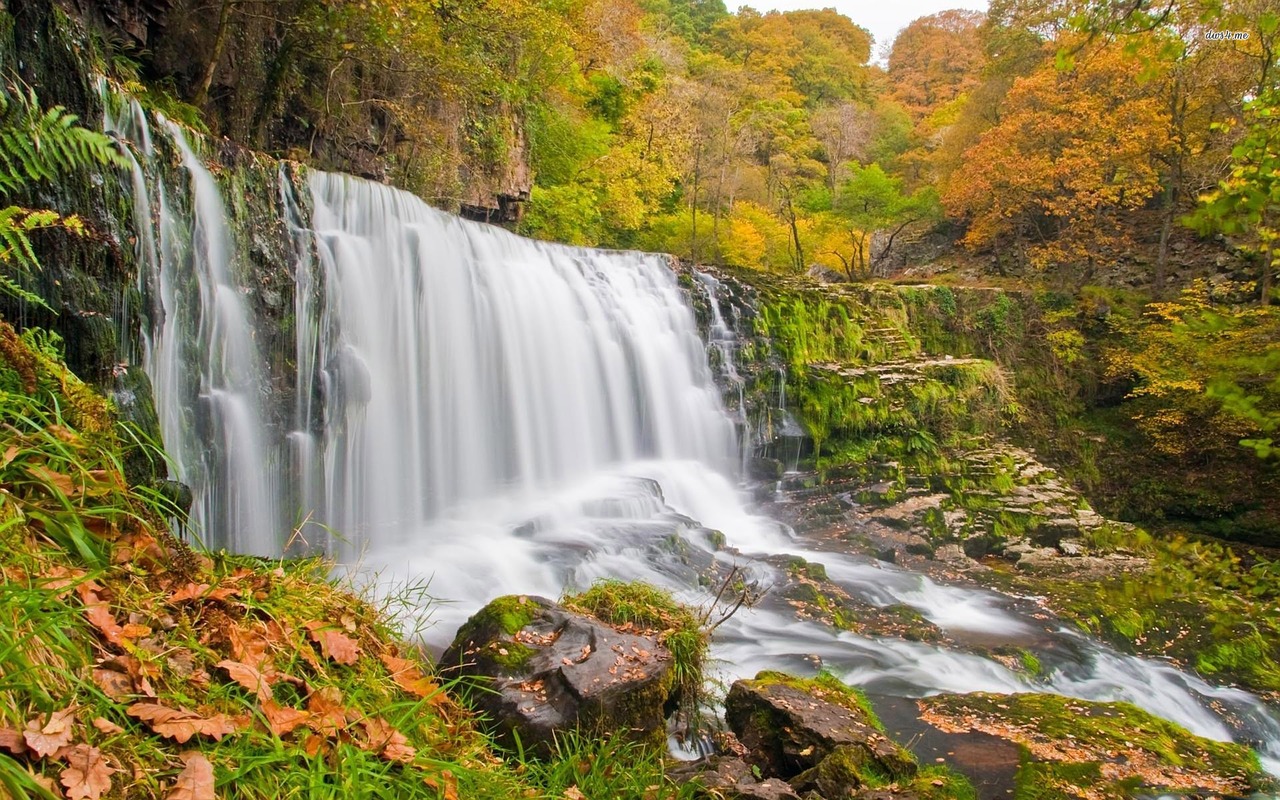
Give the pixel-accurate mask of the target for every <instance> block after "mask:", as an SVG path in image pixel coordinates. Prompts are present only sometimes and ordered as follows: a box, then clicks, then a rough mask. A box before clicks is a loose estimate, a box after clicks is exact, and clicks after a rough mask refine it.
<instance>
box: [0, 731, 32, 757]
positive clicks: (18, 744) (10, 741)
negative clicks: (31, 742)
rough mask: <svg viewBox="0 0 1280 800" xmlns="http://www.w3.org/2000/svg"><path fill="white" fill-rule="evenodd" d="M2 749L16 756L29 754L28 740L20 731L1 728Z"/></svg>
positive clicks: (0, 742) (0, 740)
mask: <svg viewBox="0 0 1280 800" xmlns="http://www.w3.org/2000/svg"><path fill="white" fill-rule="evenodd" d="M0 747H3V748H4V749H5V750H8V751H9V752H10V753H13V754H14V755H15V756H20V755H22V754H23V753H25V752H27V740H26V739H24V738H23V737H22V734H21V733H19V732H18V731H15V730H13V729H11V728H0Z"/></svg>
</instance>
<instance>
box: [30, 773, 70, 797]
mask: <svg viewBox="0 0 1280 800" xmlns="http://www.w3.org/2000/svg"><path fill="white" fill-rule="evenodd" d="M31 780H33V781H35V782H36V783H38V784H40V786H41V788H43V789H44V790H45V791H46V792H48V793H49V794H51V795H53V796H54V797H62V790H61V789H59V788H58V783H57V781H55V780H54V779H53V778H50V777H48V776H47V775H32V776H31Z"/></svg>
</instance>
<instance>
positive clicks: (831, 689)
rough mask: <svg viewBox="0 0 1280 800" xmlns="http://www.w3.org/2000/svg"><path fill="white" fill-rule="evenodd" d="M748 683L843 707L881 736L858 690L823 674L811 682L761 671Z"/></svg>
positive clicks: (880, 725) (881, 727) (880, 727)
mask: <svg viewBox="0 0 1280 800" xmlns="http://www.w3.org/2000/svg"><path fill="white" fill-rule="evenodd" d="M751 682H752V683H755V684H763V685H768V684H781V685H783V686H789V687H791V688H792V689H796V690H799V691H801V692H805V693H807V694H811V695H813V696H814V697H818V698H821V699H823V700H826V701H827V702H829V703H835V704H836V705H839V706H844V707H845V708H847V709H849V710H850V711H852V712H854V713H855V714H857V715H858V716H859V717H861V718H862V719H863V720H864V721H865V722H866V723H867V724H868V725H870V726H871V727H873V728H875V729H876V730H878V731H880V732H881V733H883V732H884V724H883V723H881V722H880V718H879V717H877V716H876V712H875V710H874V709H873V708H872V706H871V701H870V700H868V699H867V696H866V695H865V694H863V692H862V690H860V689H858V688H856V687H853V686H849V685H848V684H846V683H844V682H843V681H841V680H840V679H839V678H837V677H836V676H835V675H833V674H831V673H830V672H827V671H826V670H823V671H822V672H819V673H818V674H817V675H815V676H813V677H812V678H800V677H797V676H795V675H788V674H787V673H785V672H777V671H774V670H765V671H763V672H760V673H758V674H757V675H756V676H755V678H753V679H752V681H751Z"/></svg>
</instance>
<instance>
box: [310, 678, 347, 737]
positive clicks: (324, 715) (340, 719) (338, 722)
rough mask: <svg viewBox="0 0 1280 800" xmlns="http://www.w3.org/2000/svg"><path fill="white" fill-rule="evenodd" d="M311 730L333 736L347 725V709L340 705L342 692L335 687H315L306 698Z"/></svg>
mask: <svg viewBox="0 0 1280 800" xmlns="http://www.w3.org/2000/svg"><path fill="white" fill-rule="evenodd" d="M307 711H309V712H310V713H311V722H310V723H308V724H309V725H310V727H311V729H312V730H314V731H315V732H316V733H318V734H321V735H322V736H334V735H336V734H337V733H338V731H339V730H342V729H343V728H345V727H347V710H346V709H345V708H343V706H342V692H341V691H339V690H338V689H337V688H336V687H333V686H326V687H324V688H323V689H317V690H316V691H314V692H312V693H311V696H310V697H308V698H307Z"/></svg>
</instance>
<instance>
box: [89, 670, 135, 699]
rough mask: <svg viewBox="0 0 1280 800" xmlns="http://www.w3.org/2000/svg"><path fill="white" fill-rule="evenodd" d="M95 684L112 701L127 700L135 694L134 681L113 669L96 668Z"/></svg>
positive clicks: (94, 671) (94, 672)
mask: <svg viewBox="0 0 1280 800" xmlns="http://www.w3.org/2000/svg"><path fill="white" fill-rule="evenodd" d="M93 682H94V683H96V684H98V688H99V689H101V690H102V693H103V694H105V695H106V696H107V697H110V698H111V699H112V700H125V699H127V698H129V697H131V696H132V695H133V694H134V690H133V679H131V678H130V677H129V676H128V675H125V674H124V673H123V672H116V671H115V670H113V669H103V668H102V667H94V669H93Z"/></svg>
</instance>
